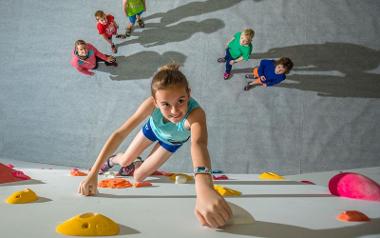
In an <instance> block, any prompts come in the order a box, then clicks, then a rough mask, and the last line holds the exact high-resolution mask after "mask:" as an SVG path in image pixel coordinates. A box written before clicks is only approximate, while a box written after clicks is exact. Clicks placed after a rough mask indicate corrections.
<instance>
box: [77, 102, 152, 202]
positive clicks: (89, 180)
mask: <svg viewBox="0 0 380 238" xmlns="http://www.w3.org/2000/svg"><path fill="white" fill-rule="evenodd" d="M154 107H155V105H154V100H153V97H149V98H147V99H146V100H145V101H144V102H143V103H142V104H141V105H140V106H139V107H138V108H137V110H136V112H135V113H134V114H133V115H132V116H131V117H130V118H129V119H128V120H127V121H126V122H125V123H124V124H123V125H122V126H121V127H120V128H118V129H117V130H116V131H114V132H113V133H112V135H111V136H110V137H109V138H108V140H107V142H106V143H105V145H104V146H103V148H102V150H101V151H100V153H99V155H98V158H97V159H96V161H95V163H94V165H93V166H92V168H91V170H90V172H89V173H88V175H87V177H86V178H85V179H84V180H83V181H82V182H81V183H80V185H79V189H78V192H79V193H80V194H82V195H86V196H87V195H93V194H96V186H97V177H98V172H99V169H100V167H101V166H102V164H103V163H104V162H105V160H106V158H108V157H109V156H110V155H111V154H112V153H113V152H114V151H115V150H116V149H117V147H119V145H120V144H121V143H122V142H123V140H124V139H125V138H126V137H127V136H128V135H129V133H130V132H131V131H132V130H133V129H134V128H136V127H137V126H138V125H139V124H140V123H141V122H142V121H144V120H145V119H146V118H147V117H148V116H149V115H150V114H151V113H152V111H153V109H154Z"/></svg>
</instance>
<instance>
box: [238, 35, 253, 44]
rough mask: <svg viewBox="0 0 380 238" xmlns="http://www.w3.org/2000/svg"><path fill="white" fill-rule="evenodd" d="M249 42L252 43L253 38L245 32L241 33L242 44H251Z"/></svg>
mask: <svg viewBox="0 0 380 238" xmlns="http://www.w3.org/2000/svg"><path fill="white" fill-rule="evenodd" d="M249 43H251V40H250V39H249V37H247V36H246V35H244V34H241V35H240V45H249Z"/></svg>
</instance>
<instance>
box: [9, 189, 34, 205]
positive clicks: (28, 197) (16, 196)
mask: <svg viewBox="0 0 380 238" xmlns="http://www.w3.org/2000/svg"><path fill="white" fill-rule="evenodd" d="M37 199H38V196H37V194H36V193H35V192H33V191H32V190H31V189H29V188H26V189H24V190H22V191H17V192H14V193H12V194H11V195H10V196H9V197H8V198H7V199H6V200H5V202H6V203H9V204H22V203H29V202H34V201H36V200H37Z"/></svg>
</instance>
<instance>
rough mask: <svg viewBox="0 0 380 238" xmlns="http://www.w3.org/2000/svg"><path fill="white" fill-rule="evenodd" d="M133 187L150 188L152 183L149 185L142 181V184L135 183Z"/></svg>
mask: <svg viewBox="0 0 380 238" xmlns="http://www.w3.org/2000/svg"><path fill="white" fill-rule="evenodd" d="M133 186H134V187H135V188H141V187H152V183H150V182H148V181H142V182H136V183H135V184H134V185H133Z"/></svg>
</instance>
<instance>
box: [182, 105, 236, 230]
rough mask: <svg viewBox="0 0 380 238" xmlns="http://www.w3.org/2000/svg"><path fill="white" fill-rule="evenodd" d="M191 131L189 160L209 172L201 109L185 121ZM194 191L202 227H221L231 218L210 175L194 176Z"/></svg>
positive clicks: (225, 203) (204, 126) (205, 126)
mask: <svg viewBox="0 0 380 238" xmlns="http://www.w3.org/2000/svg"><path fill="white" fill-rule="evenodd" d="M187 121H188V123H189V126H190V130H191V158H192V161H193V166H194V168H196V167H207V168H209V169H210V170H211V161H210V155H209V153H208V149H207V125H206V115H205V112H204V111H203V109H201V108H197V109H195V110H194V111H192V112H191V113H190V115H189V117H188V119H187ZM194 176H195V189H196V193H197V200H196V205H195V215H196V216H197V218H198V220H199V222H200V223H201V224H202V225H205V226H209V227H213V228H216V227H221V226H223V225H225V224H226V222H227V221H228V219H229V218H230V217H231V216H232V212H231V208H230V207H229V206H228V204H227V202H226V201H225V200H224V198H223V197H222V196H220V195H219V194H218V193H217V192H216V191H215V190H214V188H213V182H212V177H211V174H196V175H194Z"/></svg>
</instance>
